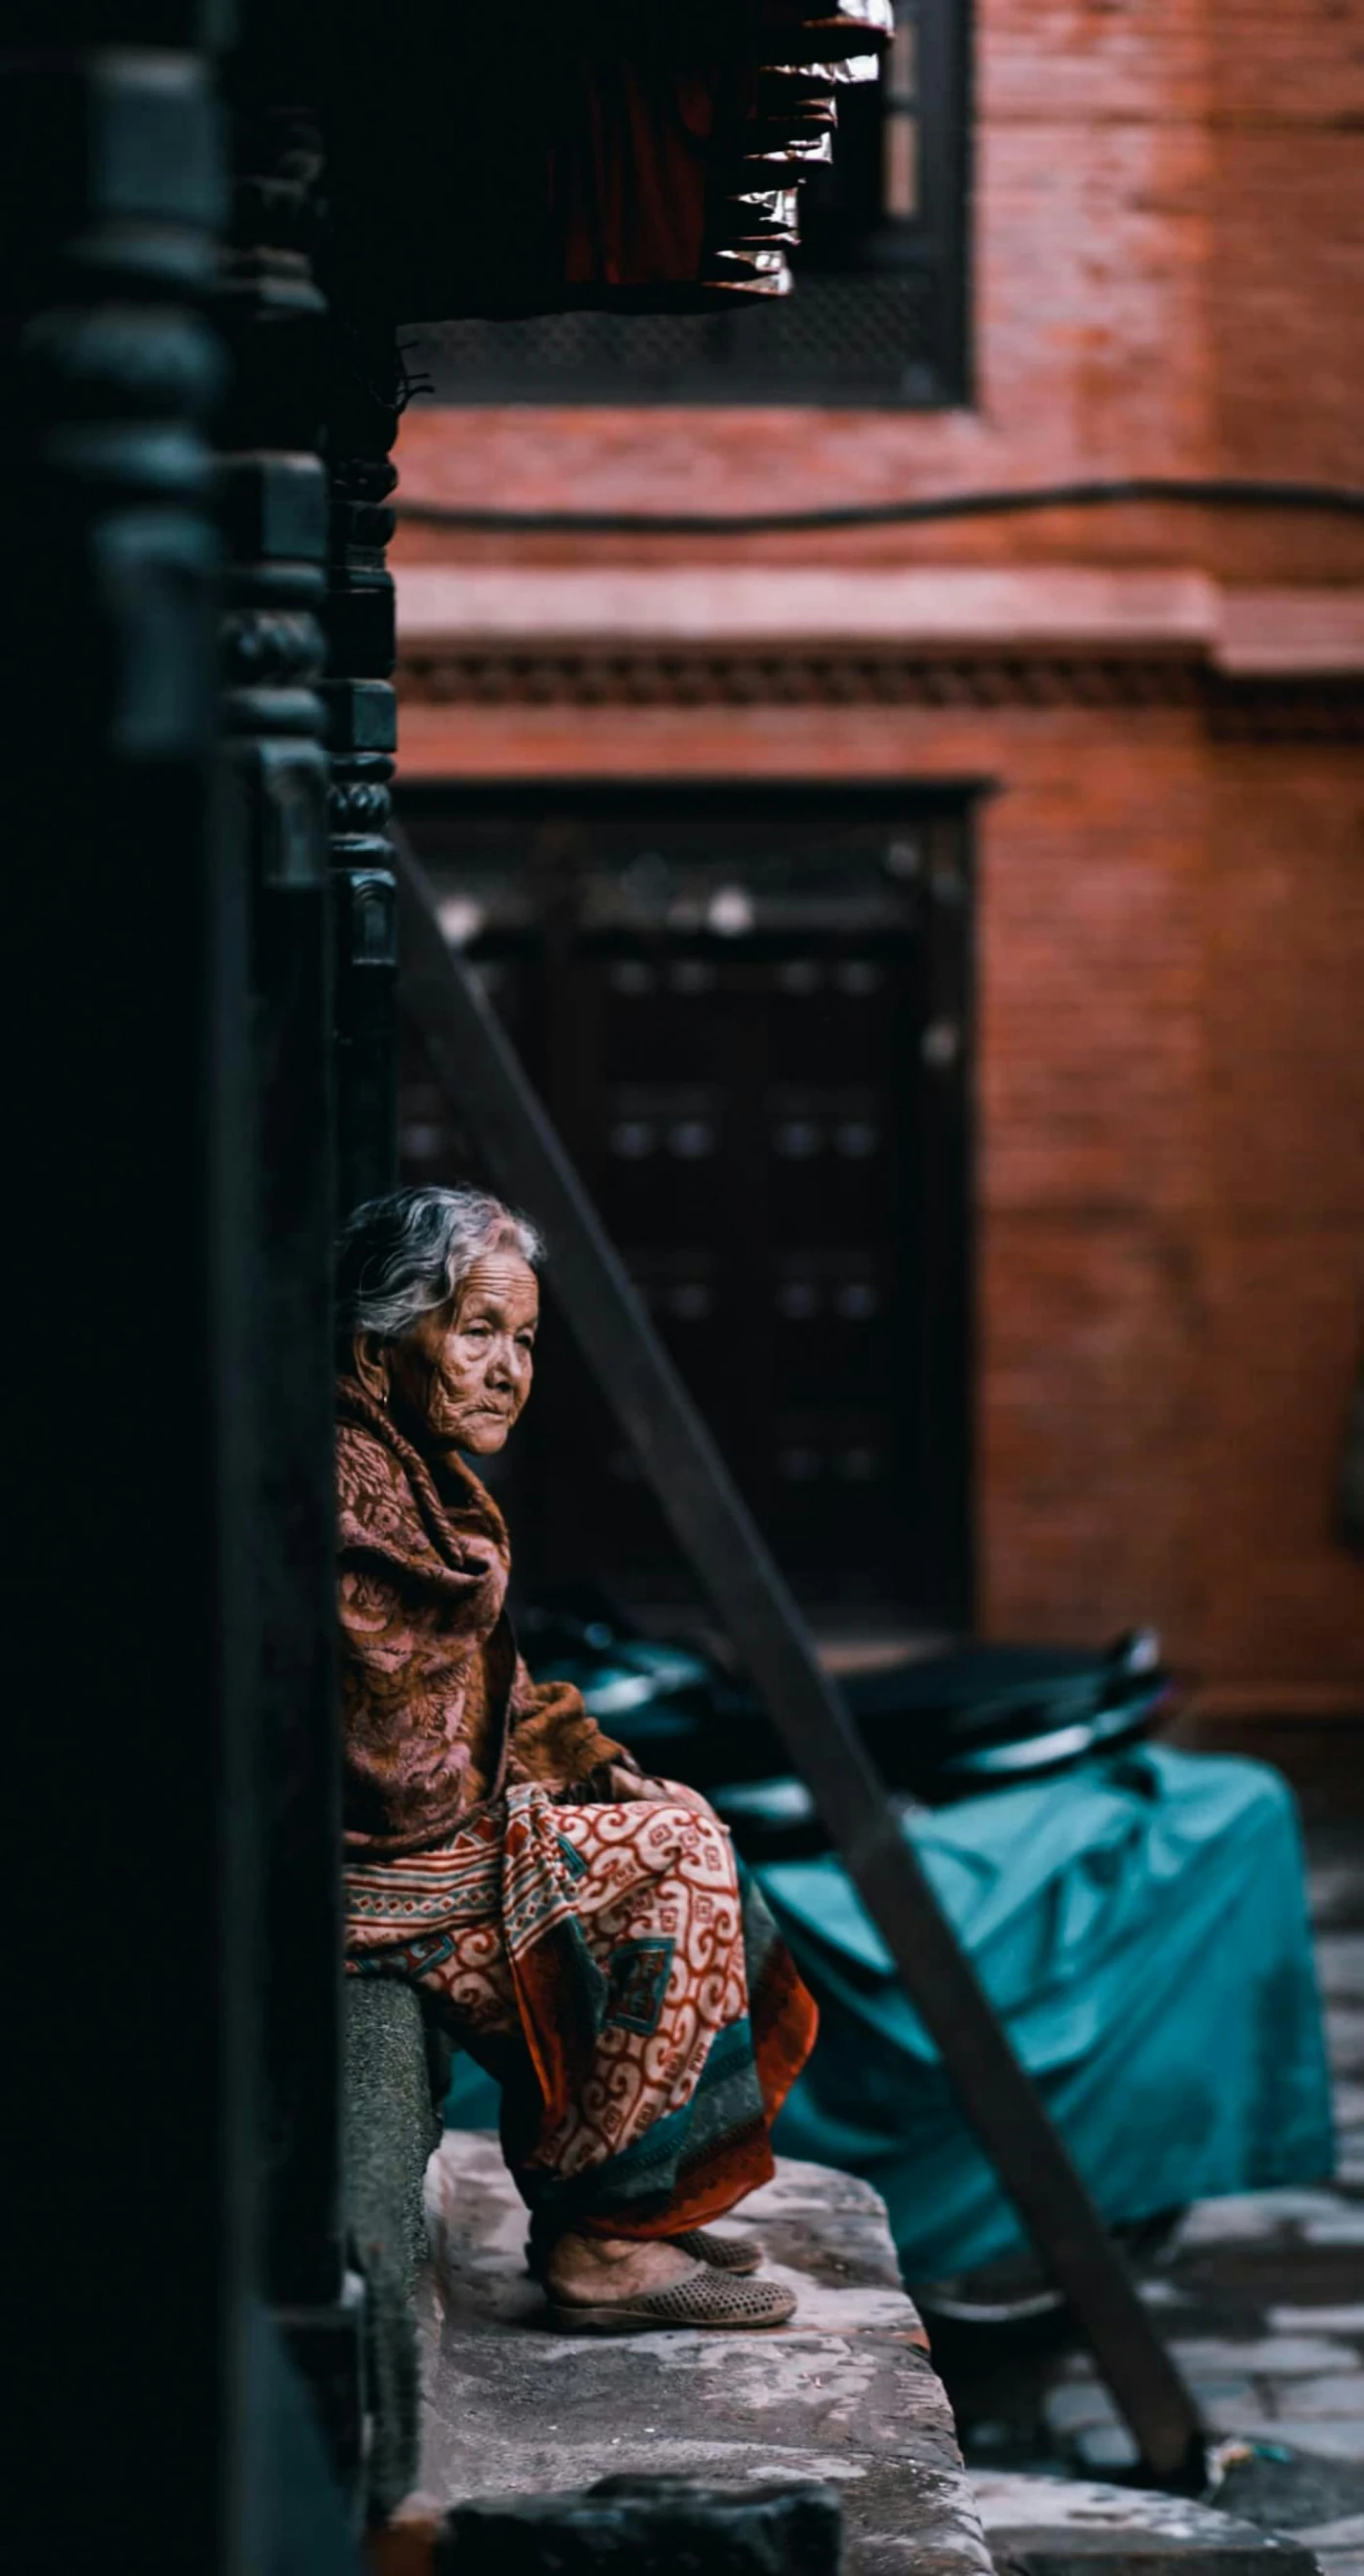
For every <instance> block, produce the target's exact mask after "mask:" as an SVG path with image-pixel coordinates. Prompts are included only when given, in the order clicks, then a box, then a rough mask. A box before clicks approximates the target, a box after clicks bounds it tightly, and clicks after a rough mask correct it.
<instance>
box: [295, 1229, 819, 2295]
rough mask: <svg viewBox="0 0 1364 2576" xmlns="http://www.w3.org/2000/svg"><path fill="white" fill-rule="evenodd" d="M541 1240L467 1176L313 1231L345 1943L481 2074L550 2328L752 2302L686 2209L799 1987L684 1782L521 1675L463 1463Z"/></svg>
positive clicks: (498, 1544) (741, 2255) (716, 2201)
mask: <svg viewBox="0 0 1364 2576" xmlns="http://www.w3.org/2000/svg"><path fill="white" fill-rule="evenodd" d="M539 1258H540V1245H539V1242H538V1240H537V1238H536V1235H535V1233H534V1231H533V1229H532V1228H531V1227H530V1226H529V1225H527V1224H526V1223H525V1222H524V1220H523V1219H522V1218H520V1217H517V1216H514V1215H513V1214H512V1213H511V1212H510V1211H509V1210H508V1209H507V1208H505V1207H502V1206H501V1205H499V1203H498V1201H497V1200H495V1199H491V1198H486V1197H483V1196H481V1195H479V1194H478V1193H477V1192H475V1191H472V1190H444V1189H422V1190H400V1191H398V1192H396V1193H395V1194H394V1195H393V1196H392V1197H390V1198H384V1199H377V1200H374V1201H372V1202H371V1203H370V1205H368V1206H367V1207H362V1208H361V1209H359V1210H358V1211H357V1213H356V1214H355V1215H354V1216H353V1217H352V1218H351V1220H350V1222H349V1224H348V1225H347V1227H346V1229H345V1233H344V1235H343V1237H342V1242H341V1250H340V1268H339V1280H338V1291H339V1318H338V1321H339V1329H340V1348H341V1376H340V1382H339V1386H338V1410H339V1416H340V1422H339V1438H338V1466H339V1480H340V1566H341V1584H340V1592H341V1660H342V1676H343V1703H344V1716H345V1736H346V1743H345V1833H346V1893H347V1918H348V1919H347V1962H346V1964H347V1967H348V1969H349V1970H350V1971H351V1972H352V1973H355V1974H363V1973H378V1974H384V1975H389V1976H401V1977H407V1978H410V1979H412V1980H414V1981H415V1982H416V1983H417V1984H419V1985H420V1986H421V1987H422V1988H423V1989H424V1991H425V1993H426V1995H427V1997H428V1999H429V2001H430V2004H431V2006H432V2007H433V2008H434V2009H435V2010H436V2011H438V2012H439V2013H440V2014H441V2015H442V2016H443V2017H444V2019H445V2021H446V2024H447V2027H448V2028H449V2030H450V2031H451V2033H452V2034H453V2036H454V2037H455V2038H456V2039H457V2040H458V2041H459V2043H460V2045H461V2046H462V2047H464V2048H467V2049H468V2050H469V2052H470V2054H471V2055H472V2056H474V2057H475V2058H476V2059H477V2060H478V2061H479V2062H480V2063H481V2064H482V2065H484V2066H486V2067H487V2068H488V2069H489V2070H490V2072H491V2073H493V2074H494V2075H496V2076H497V2077H499V2078H500V2080H501V2082H502V2086H503V2118H502V2137H503V2149H504V2153H505V2154H506V2157H507V2161H508V2164H509V2165H510V2167H511V2170H512V2172H513V2174H514V2175H515V2178H516V2181H517V2184H518V2186H519V2188H520V2190H521V2193H522V2196H523V2197H524V2199H525V2201H526V2203H527V2205H528V2207H529V2209H530V2212H531V2235H530V2259H531V2263H532V2268H533V2269H534V2270H536V2271H537V2272H538V2274H539V2275H540V2277H541V2279H542V2280H543V2281H544V2283H545V2285H546V2288H547V2291H548V2295H549V2300H550V2303H551V2315H552V2318H553V2321H554V2322H555V2323H556V2324H557V2325H559V2326H560V2327H569V2328H572V2329H589V2330H596V2331H612V2330H615V2331H622V2332H623V2331H629V2332H638V2331H639V2329H640V2328H641V2327H647V2326H677V2325H701V2326H724V2327H735V2326H774V2325H780V2324H782V2323H783V2322H784V2320H785V2319H786V2318H787V2317H788V2316H789V2315H790V2313H791V2311H792V2308H793V2306H794V2300H793V2299H792V2297H791V2295H790V2293H789V2291H787V2290H786V2289H784V2288H783V2287H782V2286H781V2285H780V2284H778V2283H776V2282H774V2281H770V2280H764V2279H755V2278H753V2277H751V2275H752V2273H753V2272H754V2270H755V2269H756V2265H757V2262H758V2260H759V2257H758V2254H757V2250H756V2248H754V2247H753V2246H752V2245H751V2244H749V2243H747V2242H745V2240H743V2239H736V2238H734V2237H732V2236H716V2235H713V2234H711V2233H710V2232H709V2230H708V2224H707V2223H708V2222H709V2221H710V2220H712V2219H715V2218H717V2217H719V2216H721V2215H722V2214H723V2213H724V2212H725V2211H727V2210H730V2209H732V2208H733V2206H734V2204H735V2203H736V2202H737V2201H738V2200H740V2199H742V2197H743V2196H744V2194H745V2193H746V2192H749V2191H751V2190H752V2189H753V2188H754V2186H755V2185H756V2184H758V2183H761V2182H763V2181H765V2180H766V2179H767V2177H768V2176H769V2175H770V2173H771V2172H772V2153H771V2147H770V2144H769V2134H770V2130H771V2126H772V2122H773V2120H774V2119H775V2117H776V2114H777V2111H778V2110H779V2108H780V2106H781V2103H782V2102H783V2100H784V2099H785V2096H786V2094H787V2092H788V2091H789V2089H790V2087H791V2085H792V2083H793V2082H794V2080H795V2077H796V2075H797V2074H798V2072H799V2070H800V2068H801V2066H802V2064H803V2063H804V2061H805V2059H806V2057H807V2056H808V2054H809V2051H810V2048H811V2046H812V2043H813V2039H814V2029H815V2011H814V2006H813V2004H812V2003H811V2001H810V1998H809V1996H808V1994H807V1993H806V1991H805V1988H804V1987H803V1985H802V1984H801V1982H800V1979H799V1977H798V1976H797V1974H796V1972H795V1969H794V1967H793V1965H792V1963H791V1960H790V1958H789V1957H788V1955H787V1953H786V1951H785V1949H784V1947H783V1946H782V1944H781V1942H780V1940H779V1939H778V1938H777V1935H776V1933H775V1929H774V1927H773V1925H772V1922H771V1918H770V1917H769V1916H768V1914H767V1913H766V1910H765V1908H764V1907H763V1905H762V1902H761V1899H760V1898H758V1897H757V1895H756V1892H755V1891H753V1890H751V1889H749V1888H747V1887H741V1886H740V1883H739V1880H738V1876H737V1873H736V1865H735V1860H734V1854H733V1852H732V1850H731V1847H730V1843H729V1838H728V1835H727V1834H726V1832H725V1829H724V1827H723V1826H722V1825H720V1824H719V1823H718V1822H717V1820H716V1818H715V1817H714V1816H713V1815H712V1813H711V1811H710V1809H709V1807H708V1806H707V1805H706V1803H705V1801H704V1800H703V1799H702V1798H700V1797H698V1796H697V1795H696V1793H695V1792H694V1791H692V1790H689V1789H683V1788H679V1787H677V1786H675V1785H674V1784H673V1783H671V1782H668V1781H662V1780H651V1779H648V1778H646V1777H645V1776H644V1775H643V1774H642V1773H641V1772H640V1770H639V1768H638V1766H637V1764H636V1763H635V1762H634V1761H633V1760H632V1759H631V1757H630V1756H629V1754H628V1753H626V1752H624V1751H623V1750H622V1748H621V1746H620V1745H618V1744H613V1743H612V1742H611V1740H610V1738H609V1737H608V1736H605V1735H603V1734H601V1732H600V1731H599V1729H598V1728H597V1726H596V1725H595V1724H594V1722H593V1720H592V1719H591V1718H590V1717H589V1716H588V1714H587V1711H586V1710H585V1708H584V1706H583V1703H582V1700H581V1698H580V1697H579V1695H578V1693H577V1691H576V1690H573V1689H572V1688H570V1687H569V1685H568V1684H566V1683H562V1682H549V1683H542V1684H538V1685H537V1684H536V1683H534V1682H533V1681H532V1680H531V1679H530V1676H529V1674H528V1673H527V1671H526V1668H525V1665H524V1664H523V1663H522V1661H521V1659H520V1657H519V1655H518V1654H517V1651H516V1640H515V1638H514V1636H513V1634H512V1631H511V1627H510V1624H509V1622H508V1618H507V1613H506V1608H505V1599H506V1591H507V1578H508V1572H509V1562H510V1558H509V1549H508V1543H507V1532H506V1526H505V1524H504V1522H503V1519H502V1516H501V1513H500V1512H499V1511H498V1509H497V1506H496V1504H495V1503H494V1502H493V1501H492V1499H491V1497H490V1495H489V1494H488V1493H486V1492H485V1490H484V1488H483V1486H482V1485H481V1484H480V1483H479V1481H478V1478H477V1476H476V1475H475V1474H474V1473H473V1471H472V1469H471V1467H470V1465H469V1463H468V1461H469V1459H470V1457H473V1458H481V1457H489V1456H491V1455H492V1454H493V1453H494V1452H495V1451H497V1450H499V1449H501V1447H502V1446H503V1443H504V1442H505V1440H506V1438H507V1435H508V1433H509V1431H510V1430H511V1429H512V1426H513V1424H514V1423H515V1422H516V1421H517V1419H518V1417H519V1415H520V1413H521V1411H522V1408H523V1407H524V1405H525V1402H526V1398H527V1396H528V1395H529V1393H530V1387H531V1376H532V1371H533V1367H534V1352H535V1330H536V1322H537V1318H538V1313H539V1290H538V1286H537V1282H536V1276H535V1264H536V1262H537V1261H538V1260H539Z"/></svg>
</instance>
